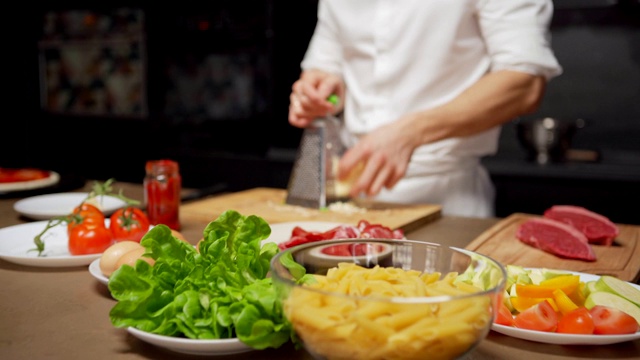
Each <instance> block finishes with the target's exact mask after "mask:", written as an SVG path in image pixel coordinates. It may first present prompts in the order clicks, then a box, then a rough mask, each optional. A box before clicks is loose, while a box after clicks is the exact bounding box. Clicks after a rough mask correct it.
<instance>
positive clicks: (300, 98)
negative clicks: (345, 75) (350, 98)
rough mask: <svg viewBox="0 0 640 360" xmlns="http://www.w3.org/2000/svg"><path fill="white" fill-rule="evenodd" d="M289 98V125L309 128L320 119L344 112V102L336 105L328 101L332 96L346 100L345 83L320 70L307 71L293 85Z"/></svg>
mask: <svg viewBox="0 0 640 360" xmlns="http://www.w3.org/2000/svg"><path fill="white" fill-rule="evenodd" d="M291 88H292V92H291V95H290V96H289V100H290V103H289V123H290V124H291V125H293V126H295V127H299V128H304V127H307V126H308V125H309V124H310V123H311V122H312V121H313V120H315V119H316V118H318V117H323V116H326V115H327V113H330V114H336V113H338V112H340V110H342V106H343V105H342V101H340V102H339V103H338V104H337V105H334V104H332V103H330V102H329V101H327V98H328V97H329V95H331V94H336V95H337V96H338V98H339V99H343V98H344V83H343V81H342V79H340V77H338V76H336V75H334V74H330V73H327V72H324V71H320V70H306V71H304V72H303V73H302V75H300V79H298V80H296V82H295V83H293V86H292V87H291Z"/></svg>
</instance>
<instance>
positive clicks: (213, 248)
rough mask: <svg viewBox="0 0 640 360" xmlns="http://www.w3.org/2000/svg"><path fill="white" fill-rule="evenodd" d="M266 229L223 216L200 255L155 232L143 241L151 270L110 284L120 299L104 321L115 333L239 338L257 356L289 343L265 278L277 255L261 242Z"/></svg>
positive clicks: (132, 271) (143, 267) (122, 272)
mask: <svg viewBox="0 0 640 360" xmlns="http://www.w3.org/2000/svg"><path fill="white" fill-rule="evenodd" d="M270 233H271V228H270V227H269V225H268V224H267V223H266V222H265V221H264V220H263V219H262V218H260V217H258V216H254V215H251V216H243V215H241V214H239V213H238V212H236V211H233V210H228V211H226V212H224V213H223V214H221V215H220V217H218V218H217V219H216V220H214V221H212V222H211V223H209V224H208V225H207V227H206V228H205V229H204V232H203V235H204V236H203V241H201V242H200V245H199V252H198V251H197V250H196V249H195V248H194V247H193V246H191V245H190V244H187V243H186V242H184V241H181V240H179V239H177V238H175V237H174V236H173V235H172V233H171V230H170V229H169V227H167V226H165V225H157V226H155V227H153V228H152V229H151V230H149V232H148V233H147V234H146V235H145V236H144V237H143V238H142V240H141V244H142V245H143V246H144V248H145V249H146V251H145V255H144V256H148V257H151V258H153V259H154V260H155V264H154V265H153V266H151V265H149V264H148V263H147V262H145V261H142V260H138V261H137V262H136V264H135V267H131V266H129V265H123V266H121V267H120V268H119V269H118V270H116V271H115V272H114V273H113V274H112V276H111V278H110V279H109V290H110V292H111V295H112V296H113V298H115V299H116V300H118V302H117V303H116V305H115V306H114V307H113V308H112V309H111V311H110V313H109V316H110V319H111V322H112V323H113V325H114V326H116V327H128V326H131V327H135V328H137V329H140V330H143V331H147V332H150V333H154V334H160V335H167V336H175V337H187V338H191V339H226V338H233V337H237V338H239V339H240V341H242V342H244V343H246V344H247V345H249V346H251V347H253V348H255V349H265V348H269V347H271V348H277V347H279V346H281V345H282V344H284V343H286V342H287V341H289V339H292V340H293V339H294V338H295V335H294V334H293V331H292V329H291V325H290V324H289V322H288V321H287V320H286V318H285V316H284V314H283V313H282V308H281V306H280V303H279V299H278V296H277V293H276V289H275V287H274V286H272V282H271V278H270V277H267V274H268V272H269V263H270V260H271V258H272V257H273V256H274V255H275V254H276V253H277V252H278V251H279V249H278V246H277V245H276V244H275V243H265V244H264V245H263V246H261V241H262V240H264V239H266V238H267V237H268V236H269V235H270Z"/></svg>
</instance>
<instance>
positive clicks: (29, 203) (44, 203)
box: [13, 192, 127, 220]
mask: <svg viewBox="0 0 640 360" xmlns="http://www.w3.org/2000/svg"><path fill="white" fill-rule="evenodd" d="M88 195H89V194H88V193H83V192H70V193H57V194H47V195H38V196H32V197H28V198H24V199H22V200H20V201H17V202H16V203H15V204H14V205H13V209H14V210H15V211H17V212H18V213H20V214H21V215H24V216H26V217H29V218H32V219H35V220H49V219H51V218H53V217H56V216H64V215H67V214H70V213H71V212H72V211H73V208H75V207H76V206H78V205H80V203H82V202H83V201H84V200H85V199H86V198H87V196H88ZM94 201H95V202H94ZM90 203H91V204H96V205H97V206H98V207H99V208H100V210H102V212H103V213H104V214H105V215H107V216H109V215H111V214H112V213H113V212H114V211H116V210H117V209H119V208H121V207H124V206H126V205H127V203H126V202H124V201H123V200H121V199H118V198H116V197H113V196H108V195H107V196H98V197H96V199H95V200H92V201H91V202H90Z"/></svg>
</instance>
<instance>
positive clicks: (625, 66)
mask: <svg viewBox="0 0 640 360" xmlns="http://www.w3.org/2000/svg"><path fill="white" fill-rule="evenodd" d="M554 4H555V7H556V10H555V14H554V18H553V22H552V44H553V48H554V51H555V52H556V55H557V56H558V59H559V61H560V63H561V64H562V66H563V68H564V73H563V75H561V76H560V77H558V78H556V79H554V80H553V81H552V82H551V83H550V84H549V87H548V91H547V94H546V96H545V99H544V101H543V104H542V106H541V107H540V109H539V110H538V111H537V112H536V113H534V114H531V115H528V116H526V117H523V118H521V119H515V120H514V121H513V122H512V123H510V124H507V125H506V126H505V127H504V129H503V132H502V135H501V140H500V150H499V152H498V154H496V155H495V156H492V157H489V158H486V159H484V161H485V164H486V165H487V167H488V168H489V171H490V173H491V176H492V178H493V180H494V182H495V183H496V186H497V190H498V198H497V200H496V206H497V212H498V213H497V215H498V216H506V215H509V214H510V213H512V212H530V213H540V212H541V211H543V210H544V209H545V208H547V207H549V206H551V205H553V204H559V203H571V204H576V205H583V206H586V207H589V208H591V209H593V210H595V211H599V212H601V213H603V214H605V215H608V216H609V217H611V218H612V219H613V220H614V221H618V222H626V223H640V211H639V210H638V208H637V206H638V204H639V203H640V190H639V189H640V187H639V185H640V140H639V139H640V10H639V9H640V2H639V1H638V0H620V1H614V0H579V1H571V0H556V1H555V2H554ZM16 6H17V7H18V8H17V10H15V11H13V12H11V14H15V15H16V17H15V19H12V21H11V22H9V21H7V22H5V24H4V25H3V26H4V30H5V31H4V33H5V37H6V42H5V45H6V50H5V52H4V56H3V64H4V69H5V71H4V74H3V82H2V83H3V85H4V92H3V93H4V96H5V101H4V107H3V108H4V110H5V113H4V116H3V117H2V121H3V125H4V126H3V130H1V131H2V132H3V136H2V141H1V143H0V151H1V155H0V164H1V166H3V167H25V166H32V167H40V168H46V169H52V170H56V171H58V172H60V173H61V174H62V175H63V176H80V177H83V178H86V179H107V178H111V177H114V178H116V179H117V180H119V181H132V182H140V181H142V178H143V176H144V163H145V162H146V161H147V160H149V159H157V158H163V157H168V158H173V159H176V160H178V161H179V162H180V165H181V172H182V176H183V180H184V184H185V186H188V187H198V188H204V187H209V186H213V185H216V184H221V183H223V184H225V185H226V188H227V189H228V190H242V189H246V188H250V187H256V186H270V187H281V188H285V187H286V186H287V182H288V178H289V173H290V171H291V167H292V165H293V159H294V157H295V152H296V148H297V146H298V143H299V141H300V136H301V134H302V131H301V130H299V129H296V128H293V127H291V126H290V125H289V124H288V122H287V108H288V101H289V100H288V96H289V92H290V88H291V85H292V84H293V82H294V81H295V79H297V76H298V75H299V63H300V60H301V59H302V56H303V54H304V51H305V49H306V45H307V42H308V40H309V38H310V36H311V33H312V31H313V29H314V26H315V20H316V7H317V1H313V0H299V1H294V0H279V1H276V0H261V1H258V0H255V1H254V0H237V1H210V2H206V3H199V2H195V1H181V2H179V3H172V4H171V6H163V5H149V4H145V3H142V2H138V1H114V2H109V4H108V5H93V4H88V3H86V2H79V1H59V2H56V4H53V5H52V4H47V3H44V4H37V5H36V4H33V5H32V4H29V6H28V7H27V6H26V5H22V4H18V5H16ZM119 8H129V9H140V10H141V11H142V12H143V13H144V32H143V39H144V45H145V51H146V52H145V53H144V54H142V55H143V56H144V57H145V61H146V67H145V84H146V104H147V105H148V108H147V111H146V113H145V114H144V115H142V116H114V115H106V116H104V115H102V116H101V115H87V114H80V115H79V114H71V113H64V112H63V113H52V112H51V111H47V109H43V108H42V107H41V103H40V101H41V95H40V94H41V93H40V88H41V85H42V77H41V72H40V71H41V67H40V64H39V56H40V55H41V46H40V47H39V45H42V39H43V18H44V16H45V14H47V13H48V12H51V11H54V12H64V11H66V10H90V11H94V12H96V13H109V12H112V11H114V9H119ZM7 16H9V15H7ZM203 21H204V22H206V23H207V24H209V25H210V27H209V28H207V29H206V30H202V29H198V26H199V24H202V22H203ZM64 41H67V43H68V42H69V41H71V40H70V39H66V40H65V39H63V42H62V43H63V44H64ZM212 54H214V55H217V56H222V57H225V56H226V57H229V58H231V59H235V56H238V55H239V54H240V55H247V54H248V56H249V58H251V59H254V60H255V59H260V60H257V61H256V62H255V63H251V65H252V66H254V67H255V68H260V69H261V71H262V70H264V71H262V72H261V73H260V78H259V79H257V80H256V81H254V83H253V85H252V86H254V90H255V92H256V93H259V94H260V95H261V101H257V100H256V101H255V103H254V104H253V105H252V108H251V111H250V112H249V113H243V114H240V113H226V115H225V114H223V115H222V116H217V117H212V116H208V115H207V114H203V113H202V112H188V111H186V112H183V113H175V112H173V113H169V112H168V111H167V110H166V104H167V102H168V101H167V94H168V83H167V76H168V75H167V69H168V67H169V65H168V64H169V63H171V62H173V63H180V64H183V65H184V62H182V61H186V59H189V58H193V59H196V60H200V61H202V60H203V59H205V58H207V56H209V55H212ZM547 116H552V117H556V118H561V119H563V120H566V121H574V120H575V119H578V118H581V119H585V123H586V126H585V127H584V128H582V129H580V130H579V131H578V132H577V133H576V134H575V136H574V137H573V138H572V148H575V149H587V150H592V151H595V152H596V153H597V154H598V156H599V157H598V160H597V161H590V162H585V161H563V162H556V163H551V164H546V165H539V164H536V163H534V162H532V161H530V160H529V159H528V156H527V153H526V151H525V150H524V148H523V147H522V146H521V144H520V143H519V142H518V140H517V136H516V126H517V124H518V123H520V122H526V121H531V120H533V119H537V118H540V117H547Z"/></svg>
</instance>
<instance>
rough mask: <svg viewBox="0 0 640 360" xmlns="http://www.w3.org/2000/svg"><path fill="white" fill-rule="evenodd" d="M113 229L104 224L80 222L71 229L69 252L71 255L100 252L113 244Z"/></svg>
mask: <svg viewBox="0 0 640 360" xmlns="http://www.w3.org/2000/svg"><path fill="white" fill-rule="evenodd" d="M112 243H113V239H112V236H111V231H109V229H107V228H106V227H105V226H104V223H103V225H102V226H92V225H89V224H78V225H76V226H74V227H73V228H71V231H69V252H70V253H71V255H86V254H100V253H102V252H104V251H105V250H106V249H107V248H108V247H109V246H111V244H112Z"/></svg>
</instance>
